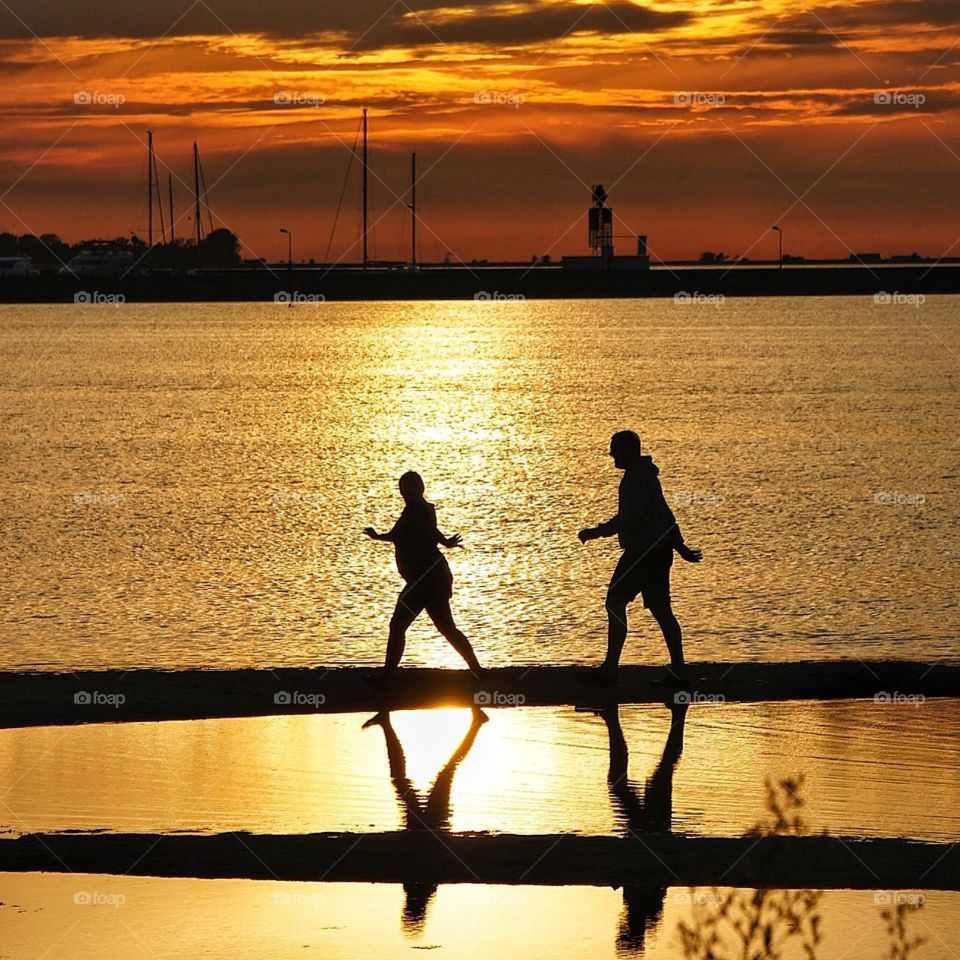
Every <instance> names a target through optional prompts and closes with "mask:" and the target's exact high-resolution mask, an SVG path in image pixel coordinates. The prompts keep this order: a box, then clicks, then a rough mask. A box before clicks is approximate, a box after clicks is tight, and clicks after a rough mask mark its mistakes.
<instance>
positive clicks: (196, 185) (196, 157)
mask: <svg viewBox="0 0 960 960" xmlns="http://www.w3.org/2000/svg"><path fill="white" fill-rule="evenodd" d="M193 198H194V220H195V221H196V227H197V250H198V251H199V249H200V231H201V227H200V151H199V149H198V148H197V141H196V140H194V141H193Z"/></svg>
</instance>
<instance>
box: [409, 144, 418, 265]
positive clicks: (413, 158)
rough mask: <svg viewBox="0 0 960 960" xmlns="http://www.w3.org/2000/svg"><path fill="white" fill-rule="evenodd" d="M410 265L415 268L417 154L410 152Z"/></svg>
mask: <svg viewBox="0 0 960 960" xmlns="http://www.w3.org/2000/svg"><path fill="white" fill-rule="evenodd" d="M410 266H411V268H412V269H414V270H416V269H417V155H416V154H415V153H411V154H410Z"/></svg>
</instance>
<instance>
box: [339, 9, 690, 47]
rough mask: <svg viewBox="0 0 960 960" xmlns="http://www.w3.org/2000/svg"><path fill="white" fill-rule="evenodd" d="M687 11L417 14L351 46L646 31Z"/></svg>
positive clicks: (676, 21) (675, 21)
mask: <svg viewBox="0 0 960 960" xmlns="http://www.w3.org/2000/svg"><path fill="white" fill-rule="evenodd" d="M689 20H690V17H689V15H688V14H685V13H679V12H674V13H661V12H659V11H656V10H649V9H646V8H644V7H639V6H636V5H635V4H633V3H630V2H629V0H620V2H611V3H597V4H592V5H590V6H585V5H583V4H574V3H554V4H530V5H529V6H527V7H525V8H524V9H523V10H520V11H517V12H516V13H511V14H497V13H488V14H480V15H477V16H471V17H464V18H458V19H455V20H450V21H447V22H444V23H431V22H429V21H427V20H426V19H424V18H421V17H418V16H409V15H408V16H406V17H404V18H403V19H402V20H399V21H390V22H381V23H380V24H378V25H377V27H376V28H374V29H372V30H370V31H369V33H367V35H366V36H364V37H361V38H360V39H359V40H358V41H357V43H356V45H355V49H357V50H364V49H370V48H377V47H387V46H430V45H435V44H441V43H497V44H506V45H509V44H518V43H534V42H537V41H541V40H553V39H556V38H558V37H564V36H567V35H569V34H572V33H598V34H623V33H633V32H637V33H644V32H649V31H657V30H665V29H669V28H671V27H677V26H682V25H683V24H685V23H687V22H689Z"/></svg>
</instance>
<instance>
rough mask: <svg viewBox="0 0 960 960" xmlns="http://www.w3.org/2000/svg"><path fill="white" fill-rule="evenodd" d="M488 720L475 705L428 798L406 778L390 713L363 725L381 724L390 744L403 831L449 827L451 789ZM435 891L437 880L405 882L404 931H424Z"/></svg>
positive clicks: (401, 749)
mask: <svg viewBox="0 0 960 960" xmlns="http://www.w3.org/2000/svg"><path fill="white" fill-rule="evenodd" d="M488 719H489V717H488V716H487V715H486V714H485V713H484V712H483V711H482V710H481V709H480V708H479V707H473V715H472V716H471V718H470V729H469V730H467V732H466V735H465V736H464V738H463V740H461V741H460V745H459V746H458V747H457V749H456V750H454V751H453V753H452V754H451V755H450V759H449V760H448V761H447V763H446V766H444V768H443V769H442V770H441V771H440V772H439V773H438V774H437V778H436V780H434V781H433V786H432V787H431V788H430V792H429V793H428V794H427V796H426V797H421V796H420V795H419V794H418V793H417V791H416V788H415V787H414V786H413V784H412V783H411V782H410V780H409V779H408V778H407V758H406V755H405V754H404V752H403V745H402V744H401V743H400V738H399V737H398V736H397V733H396V731H395V730H394V729H393V724H391V722H390V712H389V711H384V712H383V713H378V714H377V715H376V716H375V717H371V718H370V719H369V720H368V721H367V722H366V723H365V724H364V725H363V727H364V729H366V728H367V727H374V726H379V727H380V728H381V729H382V730H383V736H384V739H385V740H386V743H387V760H388V762H389V764H390V780H391V782H392V783H393V789H394V790H395V791H396V794H397V803H398V804H399V805H400V810H401V813H402V815H403V829H404V830H437V831H440V832H443V831H445V830H449V829H450V791H451V789H452V787H453V775H454V774H455V773H456V772H457V767H458V766H459V765H460V761H461V760H463V758H464V757H465V756H466V755H467V754H468V753H469V752H470V748H471V747H472V746H473V742H474V740H476V739H477V733H479V731H480V728H481V727H482V726H483V725H484V724H485V723H486V722H487V720H488ZM436 892H437V884H435V883H424V882H416V883H405V884H404V885H403V893H404V897H405V902H404V906H403V916H402V919H401V924H402V926H403V929H404V932H405V933H409V934H419V933H421V932H422V930H423V925H424V922H425V921H426V919H427V908H428V907H429V905H430V901H431V900H432V899H433V895H434V894H435V893H436Z"/></svg>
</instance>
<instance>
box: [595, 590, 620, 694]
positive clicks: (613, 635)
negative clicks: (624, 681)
mask: <svg viewBox="0 0 960 960" xmlns="http://www.w3.org/2000/svg"><path fill="white" fill-rule="evenodd" d="M606 606H607V655H606V657H605V658H604V661H603V663H602V664H601V665H600V670H602V671H603V672H604V673H609V674H610V675H612V676H616V673H617V670H618V669H619V667H620V655H621V654H622V653H623V645H624V644H625V643H626V642H627V599H626V597H623V596H620V594H617V593H608V594H607V604H606Z"/></svg>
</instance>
